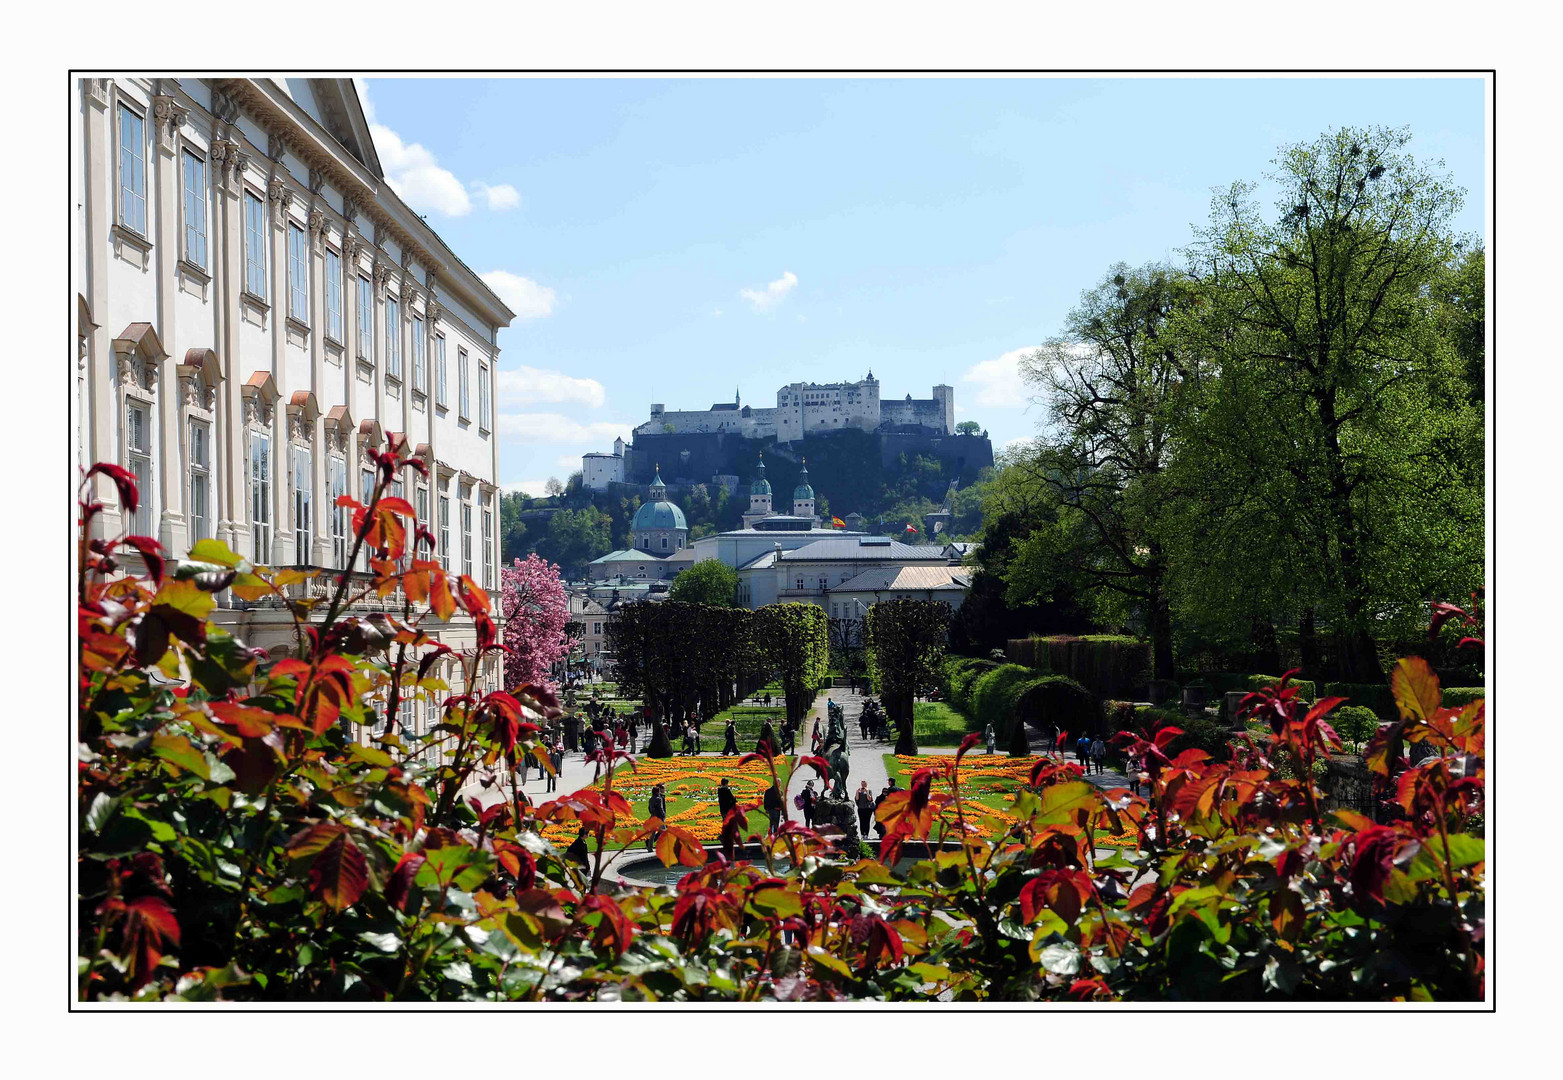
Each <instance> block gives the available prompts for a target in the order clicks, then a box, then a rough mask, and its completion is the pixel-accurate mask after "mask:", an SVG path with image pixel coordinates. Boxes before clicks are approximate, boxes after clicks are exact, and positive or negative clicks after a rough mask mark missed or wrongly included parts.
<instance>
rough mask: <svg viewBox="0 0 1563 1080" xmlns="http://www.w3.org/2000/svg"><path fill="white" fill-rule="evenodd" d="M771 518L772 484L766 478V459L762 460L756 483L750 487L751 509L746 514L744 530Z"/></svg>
mask: <svg viewBox="0 0 1563 1080" xmlns="http://www.w3.org/2000/svg"><path fill="white" fill-rule="evenodd" d="M770 516H771V482H770V481H769V480H767V479H766V478H765V458H764V457H761V458H760V464H759V467H758V468H757V469H756V470H755V477H754V483H752V484H750V485H749V509H748V511H746V512H745V513H744V528H746V529H747V528H749V527H750V526H752V525H753V524H754V523H755V522H756V521H759V520H760V519H761V518H768V517H770Z"/></svg>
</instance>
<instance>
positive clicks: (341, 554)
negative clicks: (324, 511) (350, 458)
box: [331, 457, 347, 570]
mask: <svg viewBox="0 0 1563 1080" xmlns="http://www.w3.org/2000/svg"><path fill="white" fill-rule="evenodd" d="M346 494H347V461H346V459H345V458H339V457H333V458H332V459H331V565H332V566H335V567H336V568H337V569H339V570H346V569H347V507H345V506H338V505H337V504H336V500H337V496H339V495H346Z"/></svg>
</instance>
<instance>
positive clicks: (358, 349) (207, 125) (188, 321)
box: [72, 78, 514, 648]
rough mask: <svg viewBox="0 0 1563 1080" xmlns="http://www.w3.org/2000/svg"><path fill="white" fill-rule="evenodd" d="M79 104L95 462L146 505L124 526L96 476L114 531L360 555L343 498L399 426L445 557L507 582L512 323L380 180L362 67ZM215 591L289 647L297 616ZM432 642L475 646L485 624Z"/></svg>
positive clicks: (81, 455) (244, 627)
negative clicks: (503, 371)
mask: <svg viewBox="0 0 1563 1080" xmlns="http://www.w3.org/2000/svg"><path fill="white" fill-rule="evenodd" d="M78 95H79V101H78V105H79V112H80V116H79V119H80V126H79V127H78V128H77V129H76V132H77V137H76V139H75V140H73V146H72V153H73V158H74V161H73V164H74V166H75V167H74V169H73V203H74V204H75V207H76V220H75V229H74V249H73V252H72V279H73V287H74V291H75V293H76V311H77V320H78V325H77V345H78V356H77V366H76V391H77V401H76V405H77V409H78V426H77V429H76V434H77V454H78V460H79V461H80V462H81V463H83V464H84V465H85V464H87V463H90V462H93V461H111V462H117V463H120V464H122V465H124V466H125V467H127V468H129V469H130V470H131V471H132V472H134V473H135V474H136V475H137V477H138V479H139V481H140V484H139V486H140V491H141V503H142V507H141V509H139V510H138V511H137V513H136V515H135V520H134V521H132V522H125V521H124V520H123V515H122V510H121V507H120V506H119V502H118V498H117V494H116V492H115V489H114V487H113V485H112V484H108V483H103V482H98V483H97V486H96V488H95V492H94V494H95V497H96V498H97V499H98V500H100V501H101V502H103V503H104V505H105V507H106V508H107V509H106V512H105V513H104V514H103V515H102V516H101V517H100V519H99V521H100V522H101V525H102V528H103V531H104V534H105V535H113V534H116V533H118V532H119V531H120V529H121V528H122V527H123V526H126V525H128V526H129V527H130V531H131V532H134V533H138V534H145V535H149V536H152V537H154V538H156V539H157V540H158V541H159V542H160V543H162V545H163V546H164V549H165V550H166V551H167V552H168V554H169V555H170V556H174V557H182V556H184V555H185V554H186V552H188V551H189V549H190V547H191V546H192V545H193V544H194V543H195V542H196V541H198V540H200V539H203V538H208V537H210V538H215V539H218V540H221V541H223V542H224V543H226V544H228V545H229V546H230V547H231V548H233V550H235V551H237V552H239V553H240V554H242V555H244V556H246V557H249V558H251V559H252V560H253V561H255V562H256V563H259V564H264V565H269V566H284V565H286V566H306V567H319V568H325V569H329V570H342V569H353V568H348V567H347V566H346V561H347V555H348V552H349V551H350V549H351V546H352V541H351V536H350V531H351V527H352V524H351V515H350V514H349V513H348V512H346V511H343V510H339V509H338V508H337V507H336V506H335V500H336V497H337V496H338V495H340V494H344V493H350V494H352V495H354V496H355V497H358V498H363V496H364V494H365V488H366V486H367V485H368V484H369V483H370V482H371V479H372V476H373V472H372V470H371V468H370V467H369V465H370V463H369V461H368V459H367V457H366V456H365V454H364V451H365V450H367V449H370V448H374V447H383V445H384V442H385V436H386V434H387V433H389V432H399V433H402V434H403V435H404V437H405V438H406V440H407V442H408V443H409V444H410V445H411V446H412V447H413V448H415V449H416V450H418V451H419V452H421V453H422V454H423V456H424V458H425V460H426V461H428V462H429V465H430V476H429V479H428V480H427V481H425V480H423V479H422V478H415V477H416V474H413V473H411V472H410V471H409V472H407V473H405V474H404V477H403V479H404V482H405V484H406V488H405V489H404V490H402V491H401V492H400V494H401V495H402V496H403V497H404V498H406V499H407V501H408V502H410V503H412V504H413V506H414V508H415V509H416V510H417V513H418V517H419V519H420V521H421V522H422V523H423V524H424V525H425V526H427V527H428V528H429V529H430V531H431V532H432V533H433V534H434V536H435V537H436V539H437V541H438V547H437V552H436V554H437V557H439V558H440V559H441V560H442V561H443V562H444V563H445V564H446V566H447V567H448V568H449V569H450V570H451V571H452V572H453V573H457V574H469V575H470V576H471V577H472V578H473V580H475V581H477V582H479V583H480V584H482V585H483V586H485V587H486V588H489V589H491V590H496V589H497V586H498V570H497V568H498V565H499V529H498V521H499V506H498V496H499V488H498V485H497V478H498V476H499V447H498V439H497V435H496V432H495V424H494V412H493V409H494V402H495V400H496V382H495V378H496V376H495V370H496V366H497V363H498V357H499V349H498V346H497V343H496V339H497V334H498V330H499V328H500V327H503V326H507V325H509V323H510V320H511V319H512V318H513V317H514V315H513V313H512V312H511V311H510V310H509V309H508V308H506V307H505V305H504V304H503V303H502V302H501V301H500V300H499V298H498V297H497V296H495V295H494V293H493V292H492V291H491V290H490V289H489V288H488V287H487V286H486V285H484V283H483V282H482V281H481V280H480V279H479V278H478V276H477V275H476V274H475V273H474V272H473V271H472V270H470V269H469V268H468V267H467V266H466V264H464V263H463V262H462V261H461V260H460V259H459V258H458V257H457V256H456V255H455V254H454V253H453V252H452V251H451V250H450V249H449V248H447V247H446V246H445V244H444V242H443V241H442V240H441V239H440V238H439V236H438V235H436V234H435V233H434V231H433V230H432V229H430V228H429V227H428V225H427V224H425V223H424V222H423V220H422V219H421V218H420V217H419V216H418V215H417V214H415V213H413V212H412V211H411V210H410V209H409V208H408V207H407V206H406V204H404V203H403V202H402V201H401V199H400V198H398V197H397V195H396V194H395V192H393V191H392V190H391V189H390V187H389V185H388V184H387V183H386V182H385V179H384V175H383V173H382V170H381V167H380V164H379V160H378V158H377V156H376V154H375V151H374V145H373V141H372V139H371V137H370V134H369V128H368V123H367V122H366V120H365V118H364V114H363V111H362V108H361V105H360V103H359V101H358V97H357V94H356V91H355V90H354V88H353V84H352V81H351V80H350V79H286V80H282V79H277V80H273V79H232V78H216V79H142V78H116V79H104V78H89V79H83V80H81V81H80V82H79V83H78ZM101 479H102V478H99V480H100V481H101ZM358 569H361V567H360V568H358ZM323 577H324V576H322V578H321V579H317V581H319V582H320V587H321V588H323V587H324V582H323ZM220 603H221V604H222V606H221V608H220V609H219V612H218V613H217V616H216V617H217V618H219V619H220V620H223V621H225V622H226V623H228V624H230V626H231V628H232V629H233V631H234V632H235V633H237V634H239V635H240V636H241V637H243V638H244V639H245V640H246V641H247V642H248V643H249V644H251V645H257V646H260V647H266V648H272V647H274V646H283V647H285V642H286V640H287V638H286V637H285V633H286V627H287V626H288V625H290V623H289V622H288V620H287V618H286V615H285V613H282V612H278V611H272V610H265V609H251V608H247V607H246V606H245V605H243V604H242V603H239V602H236V601H233V600H231V599H229V598H224V599H221V600H220ZM463 618H464V617H463ZM435 636H437V637H440V638H441V639H442V640H445V641H447V642H448V643H450V644H451V645H452V646H453V647H456V648H460V647H463V645H464V644H469V643H470V639H471V637H472V628H471V625H470V623H466V624H465V625H464V626H463V625H462V622H461V621H460V620H453V622H452V623H451V624H449V625H446V626H443V627H440V628H438V629H437V630H436V631H435Z"/></svg>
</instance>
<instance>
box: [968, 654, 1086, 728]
mask: <svg viewBox="0 0 1563 1080" xmlns="http://www.w3.org/2000/svg"><path fill="white" fill-rule="evenodd" d="M956 681H957V682H958V681H959V676H958V675H957V680H956ZM965 696H966V698H967V699H968V700H969V702H970V708H962V709H961V711H962V712H963V713H965V714H966V717H967V719H968V720H969V721H970V722H971V723H972V724H973V726H974V727H975V728H977V729H981V728H982V727H984V726H985V725H987V724H990V723H991V724H992V725H993V731H994V733H995V734H996V735H998V736H999V738H1000V739H1002V740H1005V741H1006V743H1007V742H1008V741H1009V740H1010V739H1012V738H1013V737H1014V729H1015V725H1016V724H1017V723H1029V724H1031V726H1033V727H1036V728H1041V727H1044V726H1046V725H1048V724H1056V725H1057V726H1059V727H1060V728H1063V729H1065V730H1067V731H1077V732H1083V731H1091V732H1095V731H1099V730H1100V724H1101V712H1100V710H1099V709H1098V707H1097V704H1096V699H1095V698H1094V697H1092V696H1091V693H1090V691H1088V690H1086V688H1085V687H1083V686H1081V685H1080V684H1079V683H1077V682H1075V681H1074V680H1073V679H1069V678H1065V677H1064V676H1062V675H1038V674H1037V672H1036V670H1035V669H1033V668H1028V667H1023V666H1021V665H1020V664H1001V665H996V666H993V667H991V668H990V669H988V670H985V671H980V672H978V673H977V677H976V678H975V679H973V680H971V681H970V683H969V688H968V689H967V690H966V692H965ZM959 707H960V706H959V705H957V708H959Z"/></svg>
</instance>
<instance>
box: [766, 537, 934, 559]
mask: <svg viewBox="0 0 1563 1080" xmlns="http://www.w3.org/2000/svg"><path fill="white" fill-rule="evenodd" d="M820 531H821V532H827V531H828V532H830V533H831V538H830V539H828V540H816V541H814V542H813V543H812V544H804V545H803V546H802V547H800V548H794V549H793V550H792V551H788V552H783V553H782V561H783V562H831V561H853V562H857V561H862V560H864V559H876V560H885V561H890V560H901V559H927V560H931V561H937V562H941V563H942V562H944V561H945V560H946V556H945V554H944V548H943V547H942V546H941V547H933V546H931V545H926V544H919V545H915V546H914V545H912V544H903V543H901V542H900V541H899V540H892V539H890V537H888V536H868V535H866V534H863V533H858V534H856V535H852V534H848V535H846V536H843V535H841V533H839V532H837V531H836V530H834V529H830V530H823V529H822V530H820Z"/></svg>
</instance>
